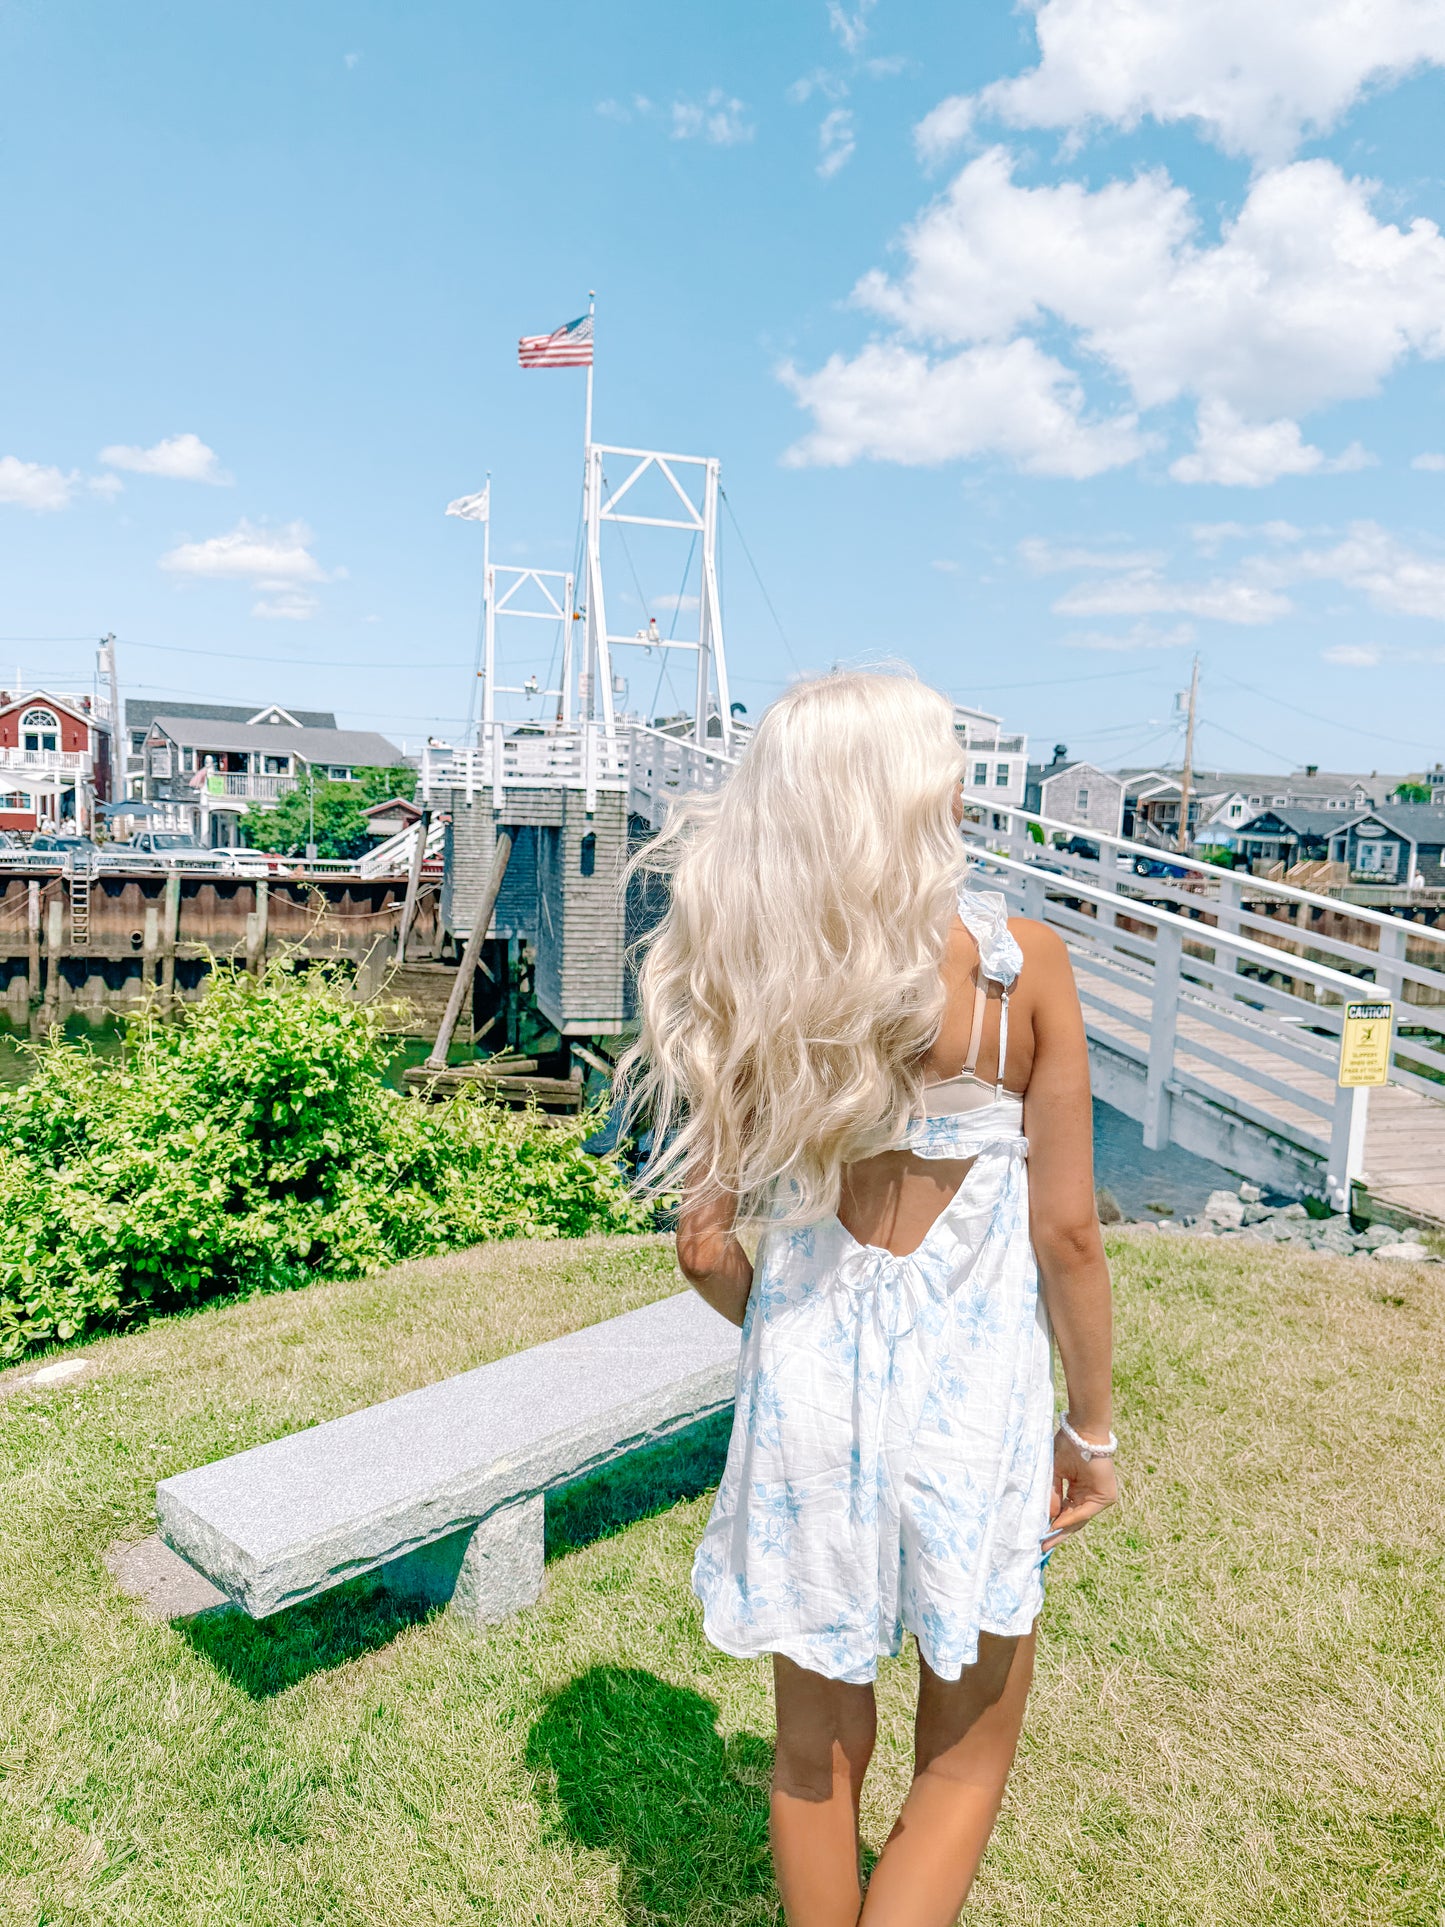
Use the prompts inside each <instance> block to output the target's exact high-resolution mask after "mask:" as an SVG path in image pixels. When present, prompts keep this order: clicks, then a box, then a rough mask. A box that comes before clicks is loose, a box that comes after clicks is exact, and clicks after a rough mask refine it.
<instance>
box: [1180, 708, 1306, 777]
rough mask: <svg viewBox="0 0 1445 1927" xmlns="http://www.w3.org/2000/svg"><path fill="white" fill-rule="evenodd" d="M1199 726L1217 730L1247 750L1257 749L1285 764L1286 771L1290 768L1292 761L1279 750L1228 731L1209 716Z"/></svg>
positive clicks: (1232, 730) (1233, 730)
mask: <svg viewBox="0 0 1445 1927" xmlns="http://www.w3.org/2000/svg"><path fill="white" fill-rule="evenodd" d="M1199 726H1200V728H1201V729H1213V730H1217V731H1218V733H1219V734H1220V735H1221V736H1230V737H1233V739H1234V741H1235V742H1236V743H1243V744H1244V746H1245V748H1246V749H1257V750H1258V751H1259V753H1260V755H1261V756H1268V757H1270V758H1271V760H1272V761H1274V762H1276V763H1283V764H1284V765H1285V767H1286V769H1288V768H1289V766H1290V763H1291V761H1292V759H1291V758H1290V757H1288V756H1281V755H1280V753H1279V751H1278V750H1277V749H1270V748H1269V747H1268V746H1267V745H1266V744H1264V743H1257V742H1255V740H1254V738H1253V737H1252V736H1241V735H1240V733H1239V731H1238V730H1237V729H1226V728H1225V726H1224V724H1223V723H1216V722H1214V721H1212V720H1211V719H1210V718H1209V717H1208V716H1206V717H1204V718H1202V720H1201V722H1200V725H1199Z"/></svg>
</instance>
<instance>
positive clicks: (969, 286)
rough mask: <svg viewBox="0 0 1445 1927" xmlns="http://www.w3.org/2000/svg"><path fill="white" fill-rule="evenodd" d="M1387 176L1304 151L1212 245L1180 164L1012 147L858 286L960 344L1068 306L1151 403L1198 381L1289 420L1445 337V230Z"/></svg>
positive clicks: (1234, 403) (929, 213) (1372, 381)
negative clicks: (1094, 180)
mask: <svg viewBox="0 0 1445 1927" xmlns="http://www.w3.org/2000/svg"><path fill="white" fill-rule="evenodd" d="M1374 192H1375V189H1374V186H1373V184H1372V183H1369V182H1363V181H1355V180H1348V179H1346V177H1345V176H1344V175H1343V174H1342V173H1341V172H1340V170H1339V169H1338V168H1337V167H1336V166H1335V165H1334V163H1333V162H1331V161H1300V162H1297V163H1295V164H1293V165H1291V166H1289V167H1286V168H1281V169H1278V170H1277V171H1276V172H1274V173H1272V174H1267V175H1264V176H1262V177H1261V178H1260V179H1258V180H1257V181H1255V182H1254V183H1253V185H1252V186H1251V188H1250V190H1249V193H1248V196H1247V198H1246V200H1245V202H1244V205H1243V207H1242V208H1241V209H1240V212H1239V214H1238V216H1237V217H1236V218H1235V219H1234V220H1233V221H1232V222H1227V223H1226V224H1225V227H1224V229H1223V232H1222V235H1221V238H1220V240H1219V241H1218V242H1217V243H1216V244H1214V245H1213V246H1210V245H1201V243H1200V241H1199V238H1198V223H1197V218H1196V215H1195V211H1194V208H1193V205H1192V203H1191V201H1190V199H1189V196H1188V194H1187V193H1186V192H1185V190H1184V189H1183V188H1181V187H1178V186H1176V185H1175V184H1174V183H1173V182H1172V181H1171V180H1170V179H1169V178H1168V176H1167V175H1165V174H1163V173H1159V172H1156V173H1149V174H1141V175H1138V176H1136V177H1135V178H1134V179H1133V180H1129V181H1112V182H1109V183H1108V184H1107V185H1106V186H1104V187H1102V188H1100V189H1098V190H1097V191H1096V192H1092V193H1091V192H1090V191H1089V190H1088V189H1087V188H1085V187H1083V186H1082V185H1080V183H1078V182H1076V181H1064V182H1060V183H1059V184H1057V185H1054V186H1045V187H1033V188H1030V187H1022V186H1020V185H1019V184H1018V183H1017V182H1016V181H1015V180H1014V179H1013V163H1012V158H1011V156H1010V155H1009V154H1008V153H1007V152H1006V151H1005V150H1004V149H1002V148H992V149H990V150H989V151H988V152H987V153H985V154H981V155H980V156H979V157H978V158H977V159H976V160H974V161H972V162H970V163H969V165H968V166H967V167H965V168H964V169H963V171H962V172H961V173H960V174H959V175H958V177H957V178H956V180H955V181H954V182H953V183H952V185H951V186H950V188H949V189H948V191H947V192H946V194H945V195H943V196H942V197H941V198H940V199H939V200H938V201H936V202H935V203H934V204H933V205H932V206H931V207H930V208H929V209H927V210H926V212H925V213H924V214H923V215H922V216H921V217H920V219H919V220H918V221H916V222H915V223H914V224H913V225H912V226H911V227H910V228H908V229H906V230H905V232H904V235H903V248H904V251H905V253H906V254H907V256H908V262H909V265H908V268H907V270H906V272H905V274H904V275H903V277H902V278H901V279H900V280H897V281H891V280H889V279H888V278H887V277H886V276H884V275H882V274H880V273H879V272H877V271H876V270H875V271H874V272H873V273H870V274H867V275H865V276H864V277H863V279H862V280H861V281H860V282H859V284H858V286H857V288H856V289H855V291H854V299H855V300H856V301H857V302H858V303H859V305H860V306H863V307H866V308H868V309H870V310H872V311H873V312H874V313H876V314H878V315H881V316H882V317H883V318H884V319H886V320H888V321H890V322H892V323H893V324H894V325H895V326H896V327H897V328H898V329H899V330H900V332H901V333H903V334H905V335H907V336H909V337H910V338H912V339H917V340H928V341H934V342H939V343H944V344H953V343H959V342H968V341H983V340H996V339H998V338H1000V337H1001V336H1004V335H1008V334H1011V333H1013V332H1015V331H1016V330H1017V329H1019V328H1022V327H1029V326H1035V325H1039V324H1042V323H1045V322H1047V321H1049V320H1053V321H1056V322H1059V323H1062V324H1063V326H1064V327H1066V328H1069V329H1072V330H1075V331H1076V332H1077V334H1078V336H1079V346H1080V348H1081V349H1082V350H1083V351H1084V352H1085V353H1086V354H1088V355H1090V356H1097V357H1098V358H1099V359H1100V360H1102V361H1103V362H1104V363H1105V364H1106V365H1107V366H1108V367H1109V368H1110V369H1111V370H1112V371H1113V372H1114V373H1115V374H1117V376H1118V377H1119V378H1120V379H1121V380H1122V381H1124V382H1126V383H1127V384H1128V386H1129V387H1130V389H1131V390H1132V391H1133V394H1134V396H1135V399H1136V400H1137V401H1138V402H1139V404H1140V405H1141V406H1143V407H1154V406H1158V405H1160V404H1162V403H1165V402H1170V401H1173V400H1175V399H1177V398H1178V397H1179V396H1181V395H1187V394H1194V395H1197V396H1199V397H1200V398H1201V399H1208V400H1223V401H1226V402H1228V403H1229V404H1230V405H1231V407H1233V408H1235V409H1236V410H1238V411H1239V413H1240V414H1241V415H1242V416H1243V417H1244V418H1245V419H1247V420H1251V421H1274V420H1276V419H1277V418H1278V417H1279V416H1280V415H1281V414H1282V413H1287V414H1291V415H1293V414H1297V413H1300V412H1303V411H1304V410H1307V409H1310V408H1315V407H1320V406H1322V405H1324V404H1326V403H1328V402H1334V401H1341V400H1345V399H1347V398H1351V397H1358V396H1364V395H1369V394H1373V393H1374V392H1375V390H1376V389H1377V388H1378V386H1379V384H1380V382H1381V381H1382V380H1383V379H1384V378H1385V376H1386V375H1388V374H1389V373H1390V371H1391V369H1392V368H1394V367H1395V365H1396V364H1397V363H1398V362H1399V361H1400V360H1401V359H1402V358H1403V357H1404V356H1405V355H1407V354H1409V353H1412V352H1413V353H1417V354H1421V355H1427V356H1441V355H1445V237H1442V235H1441V233H1440V231H1439V229H1438V228H1437V227H1436V226H1435V224H1434V222H1432V221H1426V220H1418V221H1415V222H1413V223H1412V224H1411V226H1410V227H1409V228H1408V229H1406V230H1402V229H1400V228H1398V227H1395V226H1393V225H1391V224H1390V223H1387V222H1380V221H1377V220H1376V219H1375V217H1374V215H1373V214H1372V213H1371V211H1370V200H1371V197H1372V195H1373V194H1374Z"/></svg>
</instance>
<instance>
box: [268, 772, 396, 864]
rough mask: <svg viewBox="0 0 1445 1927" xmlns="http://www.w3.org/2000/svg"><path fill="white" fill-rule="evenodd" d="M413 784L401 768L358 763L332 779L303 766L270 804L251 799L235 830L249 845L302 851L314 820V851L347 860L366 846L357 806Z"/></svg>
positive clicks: (379, 800)
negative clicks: (346, 778)
mask: <svg viewBox="0 0 1445 1927" xmlns="http://www.w3.org/2000/svg"><path fill="white" fill-rule="evenodd" d="M415 784H416V778H415V776H414V775H413V774H412V772H411V770H410V769H407V768H398V769H358V770H357V771H356V772H355V774H354V775H353V777H352V779H351V781H350V782H349V783H336V782H332V781H330V780H329V778H327V777H324V776H318V775H317V773H316V772H315V770H313V769H310V768H308V769H306V770H305V771H303V773H302V776H301V779H300V781H299V782H298V783H297V785H296V787H295V789H294V790H291V791H290V792H289V793H288V794H287V795H285V796H283V797H282V798H281V800H280V802H279V803H277V804H276V806H275V808H274V809H259V808H257V806H256V805H255V804H254V803H253V804H252V805H251V807H250V809H248V810H247V811H246V814H245V815H244V816H243V817H242V818H241V833H242V835H243V836H244V837H245V839H246V842H247V844H248V845H249V847H250V848H251V849H253V850H270V851H272V852H273V853H274V854H275V855H277V856H302V855H304V854H305V851H306V845H307V844H308V843H309V842H311V840H312V833H311V832H312V825H313V823H314V824H315V830H316V835H315V841H316V854H317V856H319V857H328V858H333V859H335V860H337V861H339V862H343V863H346V862H350V861H351V860H352V859H353V858H355V857H358V856H362V855H364V854H365V852H366V851H367V849H368V848H369V847H370V842H371V839H370V836H369V834H368V831H367V827H366V817H365V815H364V814H363V812H364V811H366V810H368V809H369V808H370V807H371V805H372V804H373V803H384V802H386V800H387V799H388V797H392V796H410V795H411V793H412V790H413V789H414V787H415Z"/></svg>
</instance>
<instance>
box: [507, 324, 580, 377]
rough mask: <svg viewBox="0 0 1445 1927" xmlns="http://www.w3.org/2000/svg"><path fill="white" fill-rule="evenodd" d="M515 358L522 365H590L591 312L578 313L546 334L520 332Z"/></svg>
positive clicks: (556, 366) (570, 366) (561, 366)
mask: <svg viewBox="0 0 1445 1927" xmlns="http://www.w3.org/2000/svg"><path fill="white" fill-rule="evenodd" d="M517 360H518V362H519V363H520V364H521V366H522V367H523V368H590V367H591V366H592V317H591V315H590V314H584V315H578V317H577V319H576V320H575V321H567V322H564V323H563V324H562V326H561V327H560V328H554V329H553V330H552V332H551V334H549V335H523V336H522V339H521V340H520V341H519V342H518V343H517Z"/></svg>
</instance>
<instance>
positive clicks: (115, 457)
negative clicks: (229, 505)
mask: <svg viewBox="0 0 1445 1927" xmlns="http://www.w3.org/2000/svg"><path fill="white" fill-rule="evenodd" d="M100 459H101V461H102V462H104V463H105V464H106V466H107V467H108V468H123V469H127V470H129V471H130V473H131V474H133V475H160V476H164V477H165V478H166V480H168V481H172V482H209V483H211V484H212V486H213V487H217V488H225V487H227V486H229V484H230V483H231V481H232V480H233V479H234V478H233V477H232V476H230V475H228V474H227V473H226V471H225V469H223V468H222V467H221V464H220V462H219V461H218V459H217V457H216V451H215V449H213V448H207V446H206V444H205V443H204V442H203V441H202V440H201V438H200V436H199V435H189V434H188V435H170V436H167V437H166V439H165V440H164V441H159V442H156V443H154V444H153V445H152V446H151V447H150V448H136V447H133V446H129V445H127V444H123V443H118V442H117V443H112V444H111V446H110V447H109V448H103V449H102V450H101V451H100Z"/></svg>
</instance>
